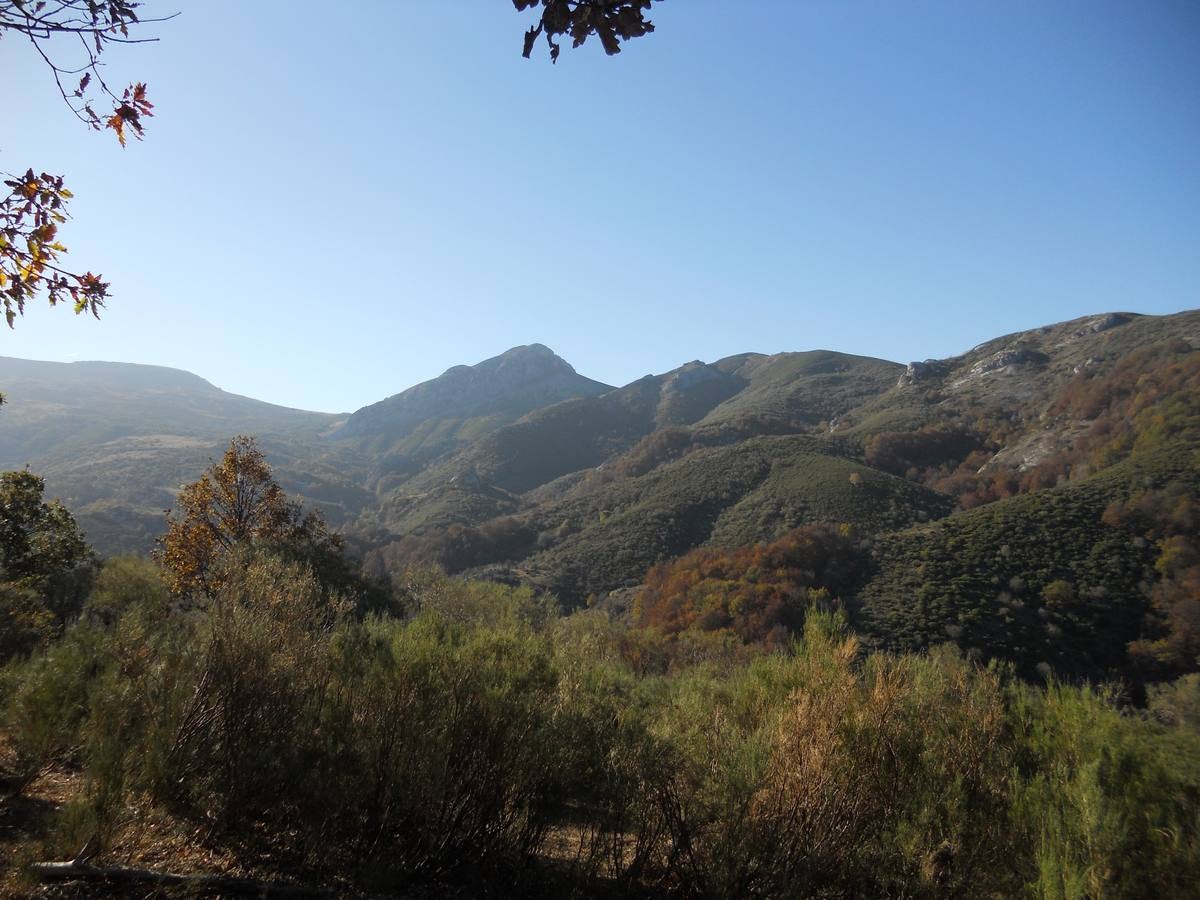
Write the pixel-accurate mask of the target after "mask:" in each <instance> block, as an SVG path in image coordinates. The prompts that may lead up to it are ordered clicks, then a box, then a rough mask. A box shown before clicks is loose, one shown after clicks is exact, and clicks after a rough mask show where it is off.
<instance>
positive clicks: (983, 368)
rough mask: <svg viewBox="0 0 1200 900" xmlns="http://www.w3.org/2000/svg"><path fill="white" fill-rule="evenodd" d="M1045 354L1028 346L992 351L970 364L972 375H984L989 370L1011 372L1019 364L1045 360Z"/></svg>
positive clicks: (1038, 362)
mask: <svg viewBox="0 0 1200 900" xmlns="http://www.w3.org/2000/svg"><path fill="white" fill-rule="evenodd" d="M1046 360H1047V356H1046V354H1044V353H1039V352H1038V351H1037V350H1031V349H1030V348H1028V347H1007V348H1005V349H1004V350H1001V351H999V352H998V353H993V354H992V355H991V356H989V357H988V358H987V359H981V360H980V361H979V362H977V363H975V365H973V366H971V374H972V375H986V374H988V373H990V372H1002V373H1004V374H1012V373H1013V372H1015V371H1016V370H1017V369H1018V368H1019V367H1021V366H1027V365H1040V364H1041V363H1044V362H1046Z"/></svg>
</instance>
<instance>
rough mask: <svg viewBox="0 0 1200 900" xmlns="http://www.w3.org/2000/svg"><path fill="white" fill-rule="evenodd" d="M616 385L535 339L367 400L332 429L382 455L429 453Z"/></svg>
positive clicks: (348, 439)
mask: <svg viewBox="0 0 1200 900" xmlns="http://www.w3.org/2000/svg"><path fill="white" fill-rule="evenodd" d="M610 390H612V388H611V387H610V386H609V385H606V384H601V383H600V382H598V381H593V380H592V379H590V378H585V377H584V376H582V375H580V374H578V373H577V372H576V371H575V370H574V369H573V368H572V367H571V366H570V365H569V364H568V363H567V362H566V361H565V360H563V359H562V358H560V357H559V356H557V355H555V353H554V352H553V351H552V350H551V349H550V348H549V347H545V346H543V345H542V344H529V345H528V346H523V347H514V348H512V349H511V350H508V351H506V352H505V353H502V354H500V355H499V356H495V357H492V358H491V359H486V360H484V361H483V362H481V363H478V364H477V365H474V366H454V367H453V368H451V369H447V370H446V371H445V372H444V373H443V374H442V375H440V376H438V377H437V378H434V379H431V380H429V381H425V382H422V383H421V384H418V385H415V386H414V387H411V388H409V389H408V390H406V391H403V392H401V393H399V394H395V395H393V396H391V397H388V398H387V399H386V400H380V401H379V402H378V403H373V404H371V405H370V406H365V407H363V408H362V409H360V410H358V411H357V412H355V413H354V414H352V415H351V416H350V417H349V418H348V419H346V421H345V422H344V423H342V424H341V425H340V426H339V427H338V428H337V429H336V431H335V432H334V433H333V435H332V436H333V437H334V438H337V439H341V440H347V441H353V442H354V443H356V444H357V445H358V446H360V447H362V448H364V449H367V450H369V451H371V452H373V453H377V454H395V455H401V456H407V457H419V458H431V457H434V456H436V455H438V454H439V453H442V452H445V451H446V450H447V449H450V448H453V447H454V446H456V445H458V444H463V443H466V442H468V441H471V440H475V439H478V438H479V437H481V436H482V435H484V434H486V433H487V432H489V431H492V430H494V429H495V428H498V427H500V426H501V425H504V424H507V423H508V422H512V421H515V420H516V419H518V418H520V417H521V416H523V415H525V414H526V413H528V412H530V411H532V410H534V409H538V408H539V407H543V406H548V405H550V404H553V403H557V402H559V401H562V400H568V399H570V398H572V397H593V396H596V395H598V394H602V393H605V392H607V391H610Z"/></svg>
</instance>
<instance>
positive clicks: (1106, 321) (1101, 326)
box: [1075, 313, 1132, 337]
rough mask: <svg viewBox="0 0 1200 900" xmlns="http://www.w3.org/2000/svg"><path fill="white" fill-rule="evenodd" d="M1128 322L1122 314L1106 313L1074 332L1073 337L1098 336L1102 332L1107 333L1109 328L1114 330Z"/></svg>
mask: <svg viewBox="0 0 1200 900" xmlns="http://www.w3.org/2000/svg"><path fill="white" fill-rule="evenodd" d="M1130 321H1132V320H1131V318H1130V317H1129V316H1127V315H1125V314H1124V313H1107V314H1105V315H1103V316H1097V317H1096V318H1094V319H1092V320H1091V321H1090V322H1088V323H1087V325H1085V326H1084V327H1083V328H1081V329H1080V330H1079V331H1077V332H1075V335H1076V336H1077V337H1086V336H1087V335H1089V334H1099V333H1100V332H1102V331H1108V330H1109V329H1110V328H1116V327H1117V326H1118V325H1125V324H1127V323H1128V322H1130Z"/></svg>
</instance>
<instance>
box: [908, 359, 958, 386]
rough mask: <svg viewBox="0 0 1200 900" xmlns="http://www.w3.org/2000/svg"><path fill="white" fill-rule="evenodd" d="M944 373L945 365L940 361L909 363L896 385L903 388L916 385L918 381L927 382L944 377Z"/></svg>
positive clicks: (929, 360) (930, 360) (928, 360)
mask: <svg viewBox="0 0 1200 900" xmlns="http://www.w3.org/2000/svg"><path fill="white" fill-rule="evenodd" d="M946 371H947V369H946V364H945V363H944V362H942V361H941V360H937V359H927V360H925V361H924V362H910V363H909V364H908V368H907V369H905V370H904V373H903V374H902V375H901V376H900V380H899V381H898V382H896V384H897V385H899V386H900V387H905V386H906V385H910V384H916V383H917V382H918V381H928V380H929V379H930V378H937V377H938V376H940V375H945V374H946Z"/></svg>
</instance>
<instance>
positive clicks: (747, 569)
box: [634, 524, 864, 646]
mask: <svg viewBox="0 0 1200 900" xmlns="http://www.w3.org/2000/svg"><path fill="white" fill-rule="evenodd" d="M863 563H864V559H863V555H862V551H861V549H860V547H859V544H858V542H857V541H856V540H855V539H854V537H853V534H852V532H851V530H850V528H849V527H848V526H835V525H825V524H820V525H805V526H803V527H801V528H797V529H795V530H794V531H790V532H788V533H787V534H785V535H784V536H783V537H781V538H780V539H779V540H777V541H774V542H773V543H769V544H754V545H752V546H749V547H738V548H736V549H733V550H720V549H715V548H701V549H698V550H693V551H691V552H690V553H687V554H685V555H683V556H681V557H679V558H678V559H676V560H673V561H671V562H666V563H660V564H659V565H657V566H655V567H654V568H652V569H651V570H650V571H649V572H648V573H647V574H646V581H645V588H644V590H643V591H642V593H641V595H640V596H639V598H638V600H637V603H636V607H635V610H634V615H635V618H636V619H637V622H638V624H639V625H642V626H644V627H648V628H655V629H658V630H661V631H662V632H664V633H666V634H679V633H681V632H684V631H686V630H689V629H699V630H701V631H717V630H722V629H729V630H731V631H732V632H733V633H735V634H736V635H737V636H738V637H739V638H741V640H742V641H744V642H746V643H759V642H761V643H765V644H767V645H768V646H774V645H777V644H779V643H781V642H783V641H786V640H787V638H788V636H789V635H790V634H791V633H793V632H795V631H797V630H799V629H800V628H801V627H802V626H803V624H804V616H805V613H806V612H807V610H808V609H809V608H810V607H811V606H814V605H817V606H822V605H826V604H833V603H834V602H836V599H837V598H838V597H839V596H840V595H841V594H842V593H843V592H845V591H847V590H849V589H850V588H851V587H852V586H853V584H854V582H855V581H856V580H857V578H858V577H859V575H860V573H861V570H862V566H863Z"/></svg>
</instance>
